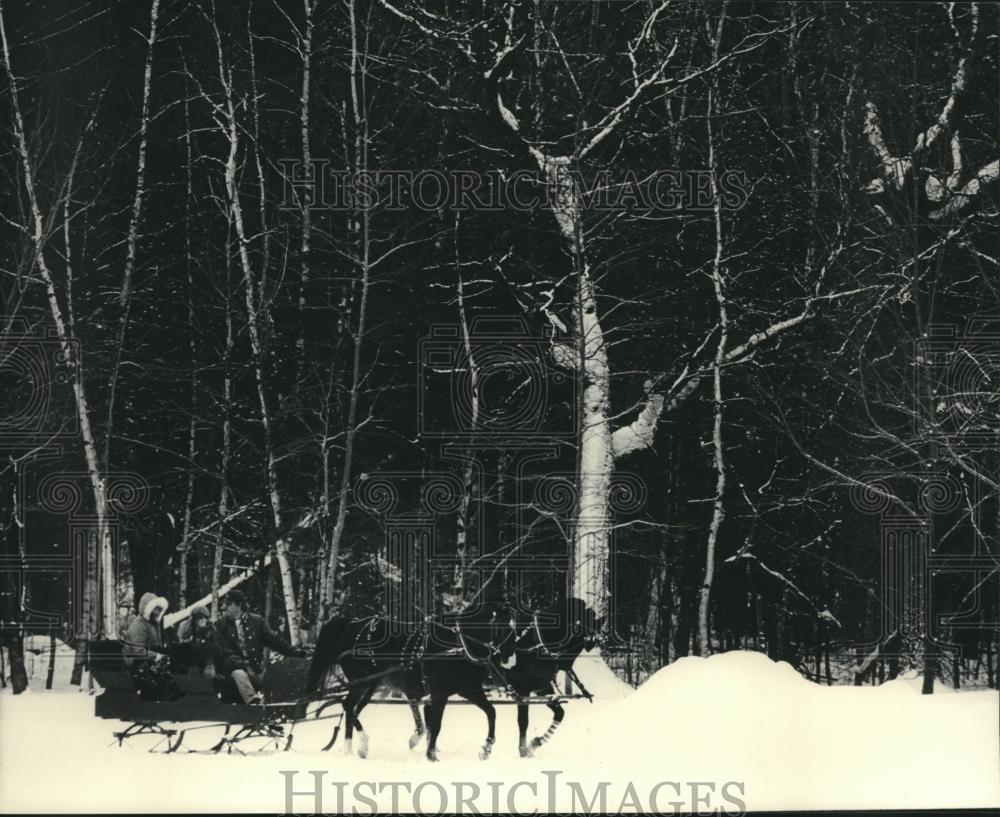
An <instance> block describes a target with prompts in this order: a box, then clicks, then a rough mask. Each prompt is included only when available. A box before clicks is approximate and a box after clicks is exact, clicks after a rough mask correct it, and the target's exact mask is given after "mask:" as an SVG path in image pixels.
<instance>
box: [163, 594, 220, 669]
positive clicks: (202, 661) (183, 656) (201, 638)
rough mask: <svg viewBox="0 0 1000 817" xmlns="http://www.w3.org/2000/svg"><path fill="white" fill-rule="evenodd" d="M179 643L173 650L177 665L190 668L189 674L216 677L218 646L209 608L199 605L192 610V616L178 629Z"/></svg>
mask: <svg viewBox="0 0 1000 817" xmlns="http://www.w3.org/2000/svg"><path fill="white" fill-rule="evenodd" d="M177 642H178V643H177V645H176V646H175V647H174V650H173V659H174V662H175V663H179V664H181V665H183V666H185V667H188V671H189V672H199V671H200V672H202V673H203V674H204V675H206V676H208V677H209V678H214V677H215V657H216V654H217V653H218V645H217V643H216V638H215V627H214V625H213V624H212V619H211V615H210V614H209V612H208V608H207V607H205V606H204V605H201V604H197V605H195V606H194V607H192V608H191V615H190V616H189V617H188V618H186V619H184V621H182V622H181V623H180V625H179V626H178V627H177Z"/></svg>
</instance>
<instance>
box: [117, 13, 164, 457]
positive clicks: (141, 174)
mask: <svg viewBox="0 0 1000 817" xmlns="http://www.w3.org/2000/svg"><path fill="white" fill-rule="evenodd" d="M159 14H160V0H153V2H152V5H151V7H150V10H149V37H148V38H147V40H146V69H145V72H144V74H143V81H142V112H141V114H140V116H139V158H138V160H137V166H136V177H135V194H134V196H133V198H132V214H131V217H130V219H129V225H128V238H127V241H126V255H125V270H124V272H123V273H122V289H121V293H120V296H119V297H120V300H121V306H122V314H121V318H120V320H119V324H118V339H117V341H116V343H115V360H114V363H113V364H112V367H111V377H110V381H109V383H108V420H107V430H106V437H105V441H104V464H105V467H107V468H110V465H111V440H112V438H113V436H114V421H115V396H116V393H117V391H118V377H119V374H120V372H121V363H122V355H123V354H124V351H125V335H126V333H127V332H128V321H129V314H130V313H131V311H132V278H133V276H134V274H135V253H136V245H137V243H138V238H139V225H140V223H141V222H142V201H143V196H144V195H145V192H146V144H147V135H146V134H147V131H148V130H149V95H150V91H151V90H152V84H153V46H154V45H155V44H156V23H157V19H158V18H159Z"/></svg>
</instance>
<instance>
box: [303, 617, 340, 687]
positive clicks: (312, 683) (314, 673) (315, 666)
mask: <svg viewBox="0 0 1000 817" xmlns="http://www.w3.org/2000/svg"><path fill="white" fill-rule="evenodd" d="M350 623H351V622H350V619H347V618H343V617H340V616H336V617H334V618H331V619H330V620H329V621H327V622H326V624H324V625H323V626H322V627H321V628H320V631H319V636H318V637H317V638H316V649H315V650H314V652H313V657H312V661H311V662H310V663H309V673H308V675H307V676H306V691H307V692H317V691H318V690H319V688H320V685H321V684H322V683H323V680H324V679H325V678H326V675H327V673H328V672H329V671H330V670H331V669H333V667H335V666H336V665H337V664H339V663H340V658H341V656H342V654H343V647H342V646H341V644H342V642H343V640H344V635H345V634H346V631H347V626H348V625H349V624H350Z"/></svg>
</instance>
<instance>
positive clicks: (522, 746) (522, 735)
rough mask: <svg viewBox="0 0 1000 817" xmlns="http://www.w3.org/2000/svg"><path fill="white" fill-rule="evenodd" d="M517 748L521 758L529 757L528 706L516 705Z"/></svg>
mask: <svg viewBox="0 0 1000 817" xmlns="http://www.w3.org/2000/svg"><path fill="white" fill-rule="evenodd" d="M517 732H518V736H517V748H518V751H520V753H521V757H531V754H532V752H531V749H529V748H528V705H527V704H518V705H517Z"/></svg>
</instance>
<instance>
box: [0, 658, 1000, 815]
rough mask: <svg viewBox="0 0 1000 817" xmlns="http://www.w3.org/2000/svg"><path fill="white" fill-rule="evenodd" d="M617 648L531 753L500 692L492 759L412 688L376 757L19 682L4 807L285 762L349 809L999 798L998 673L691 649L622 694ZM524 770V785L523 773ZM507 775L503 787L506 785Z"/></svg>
mask: <svg viewBox="0 0 1000 817" xmlns="http://www.w3.org/2000/svg"><path fill="white" fill-rule="evenodd" d="M602 666H603V662H599V661H596V660H589V661H588V660H584V661H581V662H580V664H579V665H578V667H577V670H578V673H579V674H580V676H581V678H583V680H584V683H585V684H587V685H588V687H589V688H590V690H591V691H592V692H594V693H595V695H597V696H598V700H597V701H596V702H595V703H593V704H591V703H588V702H586V701H574V702H571V703H569V704H568V705H567V707H566V710H567V714H566V719H565V721H564V723H563V725H562V727H561V728H560V729H559V731H558V732H556V734H555V736H554V737H553V738H552V740H551V741H550V742H549V743H548V744H547V745H546V746H545V747H543V749H542V750H541V751H540V752H539V753H538V755H537V757H535V758H533V759H528V760H524V759H521V758H520V757H518V755H517V727H516V719H515V714H514V707H510V706H501V707H498V708H497V711H498V717H497V745H496V748H495V750H494V754H493V757H492V759H491V760H489V761H487V762H480V761H479V760H478V759H476V756H477V751H478V747H479V745H480V743H481V742H482V740H483V738H484V736H485V728H486V727H485V719H484V718H483V716H482V714H481V713H480V712H478V710H476V709H475V708H473V707H468V706H449V708H448V709H447V711H446V712H445V716H444V727H443V731H442V737H441V741H440V747H441V750H442V762H441V763H438V764H429V763H427V762H426V761H425V760H424V759H423V754H422V752H423V746H421V747H420V748H419V749H417V750H416V751H414V752H410V751H409V749H408V747H407V745H406V738H407V737H408V735H409V733H410V731H411V728H412V724H411V721H410V715H409V712H408V710H407V708H406V707H401V706H373V707H371V708H369V709H368V710H366V711H365V712H364V714H363V716H362V721H363V722H364V724H365V728H366V730H367V732H368V734H369V736H370V752H371V754H370V757H369V759H368V760H360V759H358V758H356V757H348V756H345V755H344V754H343V753H342V752H341V751H334V752H331V753H326V754H324V753H321V752H319V751H318V749H319V747H320V746H322V744H323V743H324V742H325V740H326V739H327V737H328V736H329V725H328V724H325V723H319V724H308V725H304V726H301V727H297V728H296V732H295V735H296V737H295V743H294V746H293V751H291V752H289V753H284V754H270V755H259V756H248V757H241V756H238V755H229V756H212V755H199V754H189V755H184V754H180V753H178V754H176V755H162V754H150V753H148V752H147V751H145V750H146V749H148V748H149V747H150V746H152V744H153V742H154V740H153V739H145V740H146V743H145V744H142V743H139V742H138V741H137V742H136V743H135V745H134V746H132V747H126V748H121V749H119V748H118V747H117V746H109V745H108V744H109V743H111V734H110V733H111V731H112V730H113V729H117V728H119V725H118V724H117V723H115V722H111V721H100V720H97V719H95V718H94V717H93V716H92V712H93V698H91V697H90V696H88V695H87V694H86V693H79V692H73V693H66V694H55V693H48V692H41V693H39V692H37V691H36V692H31V693H28V694H25V695H21V696H17V697H14V696H11V695H10V694H3V695H0V812H8V811H29V812H30V811H80V810H84V811H91V812H100V811H105V812H109V813H122V812H128V811H141V810H144V809H147V810H157V811H179V812H191V811H230V812H231V811H241V810H251V811H257V812H260V811H283V810H284V809H285V806H286V800H285V796H286V780H287V781H288V783H287V785H289V787H290V788H291V790H293V791H296V792H302V791H305V792H312V791H313V786H314V781H315V780H316V779H320V782H321V784H322V786H321V791H322V792H323V793H324V794H323V796H324V798H325V799H324V800H323V803H322V804H319V803H317V802H316V800H315V798H314V796H313V795H312V794H307V795H297V796H295V797H294V798H293V801H292V803H291V805H292V806H293V808H294V809H295V810H297V811H300V812H312V811H314V810H315V809H316V807H317V806H318V805H322V808H323V809H325V810H326V811H328V812H332V811H335V810H338V809H337V807H338V802H337V798H336V793H337V791H338V786H340V792H341V797H342V802H341V803H340V804H339V805H340V806H341V808H342V809H344V810H346V811H347V813H351V807H352V806H356V807H357V809H358V811H357V813H359V814H367V813H371V811H372V808H373V807H370V806H368V805H367V802H366V798H367V799H371V800H372V801H374V803H375V804H376V805H377V807H378V808H379V809H380V810H383V811H388V810H392V808H393V801H392V795H393V792H395V793H396V795H397V797H398V802H397V804H396V807H397V808H398V809H399V810H403V811H410V810H412V809H413V807H414V802H413V797H412V796H411V794H410V793H409V792H413V791H414V789H415V788H417V787H419V786H420V784H424V788H423V789H422V790H421V794H422V795H423V798H422V801H421V803H420V806H421V808H422V810H423V811H425V812H434V811H438V810H441V809H440V808H439V799H440V797H439V794H440V793H441V792H443V793H445V794H446V796H447V797H448V798H449V799H448V800H447V801H446V803H445V806H446V808H445V809H444V810H446V811H456V810H464V811H465V813H469V812H470V809H469V808H468V807H467V806H466V807H464V808H463V807H462V806H461V804H460V803H459V801H458V800H457V799H456V796H457V795H461V794H464V795H465V796H469V795H470V792H472V789H471V788H470V787H478V789H479V794H478V795H477V796H476V798H475V799H474V800H473V801H472V802H474V803H475V805H476V807H477V808H479V809H480V811H483V812H487V811H498V810H499V811H507V810H510V809H515V810H517V811H521V812H525V811H527V812H530V811H531V810H532V809H535V808H538V809H539V810H540V811H541V812H545V811H549V810H551V809H553V808H558V809H561V810H564V811H568V810H571V809H572V810H576V811H577V812H579V811H582V810H586V809H587V803H588V802H591V800H592V798H593V797H595V796H596V799H594V800H593V809H594V810H596V809H597V808H599V807H600V806H601V805H603V806H604V807H605V808H606V809H607V810H610V811H615V810H618V809H619V808H620V806H621V803H622V800H623V799H625V800H626V801H628V798H629V797H630V796H631V795H630V792H629V788H628V786H629V784H631V786H632V791H634V793H635V797H636V801H637V803H638V808H639V809H641V810H642V811H644V812H647V813H648V812H650V811H651V810H652V809H651V806H654V807H656V808H658V809H659V811H661V812H667V813H673V810H674V807H673V806H672V805H671V803H674V802H676V803H680V804H681V806H680V807H681V808H684V809H691V808H697V803H696V801H697V800H698V799H699V798H700V799H701V800H702V802H703V803H704V802H706V801H705V799H704V798H706V797H707V798H708V802H709V803H710V808H712V809H723V812H722V813H725V812H726V811H727V810H733V809H735V804H736V801H742V802H744V803H745V804H746V806H747V808H749V809H752V810H760V809H803V808H828V809H849V808H887V807H920V808H945V807H952V808H954V807H971V806H994V807H995V806H1000V747H998V725H1000V696H998V694H997V693H996V692H995V691H993V692H959V693H956V694H950V695H934V696H923V695H920V694H919V691H918V690H916V689H914V688H913V687H912V685H911V683H910V682H909V681H905V680H901V681H898V682H892V683H888V684H885V685H883V686H881V687H867V686H866V687H823V686H817V685H815V684H812V683H811V682H809V681H807V680H805V679H803V678H802V677H800V676H799V675H798V674H797V673H796V672H795V671H794V670H793V669H792V668H791V667H789V666H788V665H787V664H776V663H774V662H772V661H770V660H769V659H768V658H767V657H766V656H763V655H760V654H757V653H745V652H731V653H726V654H722V655H716V656H713V657H711V658H707V659H702V658H685V659H682V660H680V661H677V662H676V663H675V664H673V665H671V666H669V667H667V668H665V669H663V670H661V671H660V672H658V673H656V674H655V675H654V676H652V677H651V678H650V679H649V680H648V681H647V682H646V683H645V684H644V685H643V686H642V687H640V688H639V689H638V690H636V691H635V692H633V693H632V694H624V695H621V694H620V693H624V692H625V691H626V690H627V688H626V690H623V689H621V688H620V687H617V688H616V687H615V685H614V684H611V683H607V685H606V686H603V685H604V684H605V682H607V681H608V678H607V676H605V675H604V674H603V673H604V672H607V667H606V666H603V669H602V668H601V667H602ZM588 671H589V674H588ZM612 677H613V676H612ZM591 684H593V686H591ZM599 690H600V691H601V694H599ZM616 693H619V697H613V696H614V695H615V694H616ZM531 715H532V723H531V728H530V730H529V734H530V735H537V734H539V733H541V732H543V731H544V730H545V728H546V727H547V726H548V724H549V722H550V715H549V712H548V711H547V709H546V708H545V707H533V709H532V713H531ZM216 738H217V733H216V732H215V731H213V730H203V733H202V734H196V733H190V734H189V737H188V739H187V741H185V744H186V745H190V746H191V747H192V748H196V747H207V746H208V745H210V744H211V743H212V742H214V740H215V739H216ZM339 745H340V746H342V738H341V743H340V744H339ZM311 771H312V772H316V773H317V775H318V777H317V776H313V775H310V774H309V772H311ZM282 772H285V773H286V775H283V774H282ZM46 781H67V782H66V783H65V784H64V785H49V784H47V783H46ZM69 781H72V782H69ZM602 781H603V782H607V784H608V785H607V786H606V787H604V794H605V799H604V802H603V803H602V802H601V799H600V797H599V796H597V795H599V794H600V789H601V786H600V784H601V782H602ZM517 782H521V783H522V784H523V785H521V786H520V788H518V789H517V790H516V791H514V790H512V788H511V786H512V785H513V784H515V783H517ZM397 784H398V785H397ZM570 784H575V785H576V786H577V787H578V788H577V789H574V788H573V786H572V785H570ZM379 785H381V786H382V791H381V792H379V791H378V786H379ZM491 785H493V786H494V789H496V791H497V792H498V796H499V798H500V799H499V801H496V802H491V798H492V796H493V795H492V794H491V791H492V790H491V788H490V787H491ZM727 785H728V786H729V788H728V789H726V788H725V787H726V786H727ZM405 786H409V787H410V789H409V790H406V789H401V788H400V787H405ZM532 786H534V789H532ZM692 786H693V787H694V788H693V789H692ZM359 787H360V788H359ZM428 787H429V788H428ZM463 787H464V788H463ZM657 787H658V788H657ZM724 790H725V791H726V794H727V795H728V798H726V797H722V796H721V795H722V792H723V791H724ZM578 793H579V795H580V796H582V797H583V798H584V800H583V801H581V800H580V799H579V797H578ZM355 795H357V796H355ZM508 798H510V799H508ZM626 805H627V806H628V805H629V803H628V802H627V803H626ZM497 806H498V807H497ZM632 810H633V811H634V810H636V807H635V806H632Z"/></svg>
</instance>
